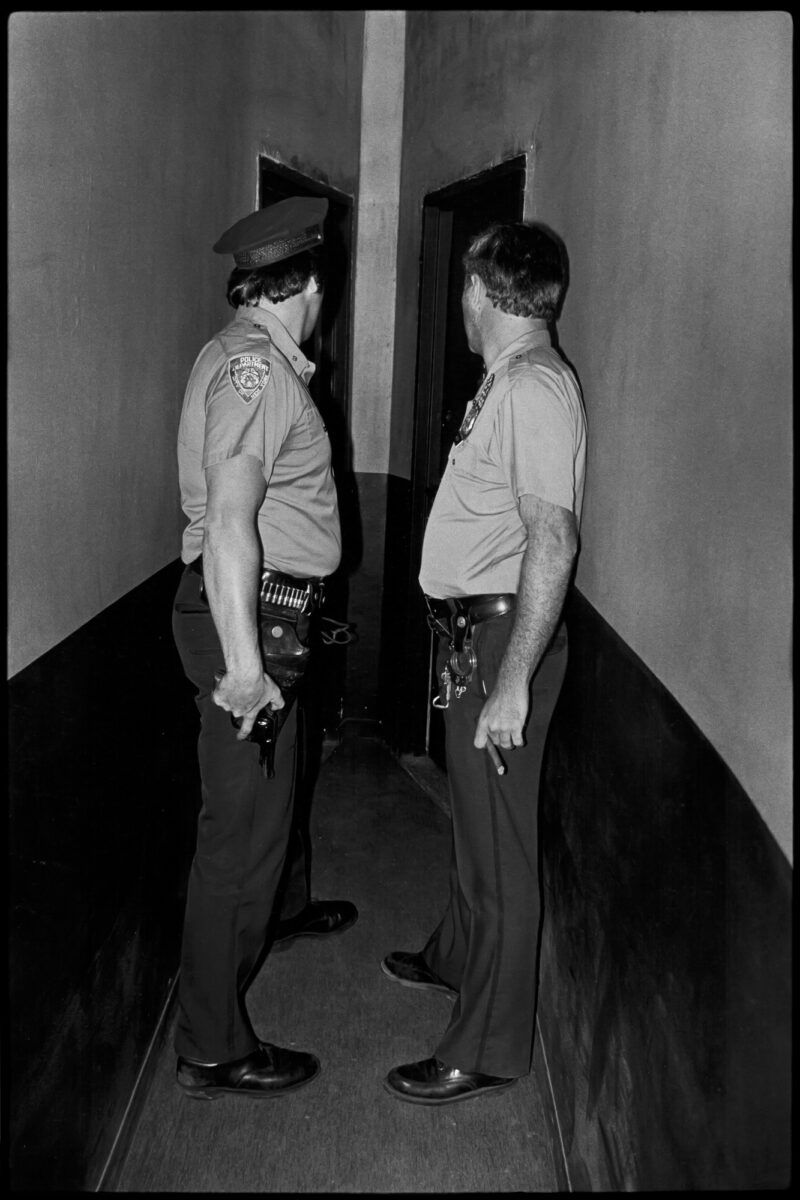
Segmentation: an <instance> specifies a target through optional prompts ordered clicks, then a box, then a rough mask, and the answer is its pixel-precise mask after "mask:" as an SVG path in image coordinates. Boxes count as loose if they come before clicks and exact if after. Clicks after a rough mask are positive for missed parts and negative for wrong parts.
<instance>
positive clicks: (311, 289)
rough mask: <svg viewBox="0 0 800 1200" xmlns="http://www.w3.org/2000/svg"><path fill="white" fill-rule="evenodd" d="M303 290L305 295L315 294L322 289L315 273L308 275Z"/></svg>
mask: <svg viewBox="0 0 800 1200" xmlns="http://www.w3.org/2000/svg"><path fill="white" fill-rule="evenodd" d="M303 290H304V291H305V293H306V295H307V296H316V295H317V293H318V292H321V291H322V285H321V284H320V283H319V281H318V280H317V278H316V276H315V275H310V276H309V279H308V283H307V284H306V286H305V288H304V289H303Z"/></svg>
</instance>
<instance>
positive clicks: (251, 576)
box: [203, 518, 262, 680]
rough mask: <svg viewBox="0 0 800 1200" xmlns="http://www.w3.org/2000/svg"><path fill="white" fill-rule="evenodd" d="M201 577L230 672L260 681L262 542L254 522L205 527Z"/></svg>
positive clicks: (221, 522)
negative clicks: (259, 623)
mask: <svg viewBox="0 0 800 1200" xmlns="http://www.w3.org/2000/svg"><path fill="white" fill-rule="evenodd" d="M203 576H204V580H205V587H206V592H207V594H208V602H209V605H210V607H211V615H212V617H213V618H214V625H215V626H216V629H217V633H218V635H219V640H220V642H221V643H222V652H223V654H224V656H225V669H226V671H228V672H229V673H231V674H233V675H235V676H236V677H237V678H239V679H241V680H256V679H260V678H261V673H262V665H261V653H260V649H259V639H258V620H257V612H258V602H257V596H258V588H259V582H260V576H261V544H260V542H259V539H258V534H257V532H256V529H255V525H254V523H253V522H252V521H242V520H240V519H236V518H227V519H226V518H219V519H218V520H216V521H212V522H208V523H207V524H206V529H205V536H204V539H203Z"/></svg>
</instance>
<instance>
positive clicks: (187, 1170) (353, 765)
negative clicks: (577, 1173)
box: [116, 737, 557, 1193]
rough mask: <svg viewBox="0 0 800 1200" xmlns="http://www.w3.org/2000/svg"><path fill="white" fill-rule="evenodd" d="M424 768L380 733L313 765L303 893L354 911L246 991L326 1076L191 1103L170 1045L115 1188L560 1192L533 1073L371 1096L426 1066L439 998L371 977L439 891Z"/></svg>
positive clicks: (437, 841) (438, 1026) (434, 917)
mask: <svg viewBox="0 0 800 1200" xmlns="http://www.w3.org/2000/svg"><path fill="white" fill-rule="evenodd" d="M445 810H446V802H445V801H444V800H443V796H442V789H441V784H440V785H439V786H438V787H437V783H436V777H435V772H434V773H433V775H431V773H430V771H425V770H421V771H415V772H411V773H410V770H409V769H408V764H406V767H404V766H403V765H401V764H400V763H398V762H397V760H396V759H394V758H393V757H392V756H391V754H390V753H389V752H388V750H387V749H386V748H385V746H384V745H383V744H382V743H381V742H379V741H378V740H376V739H372V738H364V737H353V738H349V739H345V740H343V741H342V742H341V743H340V744H339V745H338V746H337V747H336V749H335V750H334V751H333V753H332V754H330V756H329V757H328V758H327V760H326V761H325V762H324V763H323V766H322V769H321V772H320V776H319V780H318V783H317V788H316V794H315V800H314V809H313V816H312V835H313V845H314V860H313V862H314V866H313V872H312V881H313V893H314V895H316V896H319V897H325V898H342V899H344V898H347V899H350V900H353V901H354V902H355V903H356V904H357V905H358V908H359V912H360V917H359V920H358V922H357V924H356V925H355V926H353V928H352V929H350V930H349V931H347V932H346V933H344V934H342V935H341V936H340V937H332V938H328V939H327V940H325V941H322V940H320V941H318V942H315V941H313V940H312V939H306V940H303V939H300V940H298V941H296V942H294V943H292V944H291V945H290V946H289V947H288V948H286V949H284V950H283V951H282V952H281V953H273V954H271V955H270V956H269V957H268V958H267V960H266V962H265V964H264V966H263V968H262V970H261V973H260V975H259V976H258V978H257V979H256V981H255V983H254V984H253V986H252V988H251V990H250V992H249V994H248V1007H249V1010H250V1013H251V1016H252V1018H253V1023H254V1025H255V1027H256V1029H257V1030H258V1031H259V1033H260V1034H261V1035H262V1036H263V1037H264V1038H265V1040H269V1041H274V1042H277V1043H278V1044H281V1045H286V1046H296V1047H298V1048H301V1049H303V1050H311V1051H313V1052H314V1053H315V1054H317V1056H318V1057H319V1058H320V1059H321V1061H322V1074H321V1075H320V1076H319V1077H318V1078H317V1079H316V1080H315V1081H314V1082H313V1083H311V1084H309V1085H308V1086H307V1087H305V1088H302V1089H301V1090H300V1091H298V1092H295V1093H293V1094H290V1095H287V1096H284V1097H281V1098H279V1099H275V1100H268V1101H262V1102H260V1103H257V1102H254V1101H252V1100H247V1099H242V1098H239V1097H234V1096H228V1097H225V1098H224V1099H221V1100H218V1101H215V1102H213V1103H209V1102H200V1101H195V1100H191V1099H189V1098H187V1097H185V1096H183V1094H182V1093H181V1092H180V1091H179V1090H178V1089H177V1087H176V1086H175V1083H174V1070H175V1060H174V1055H173V1052H172V1046H171V1036H168V1037H167V1038H166V1041H165V1047H164V1049H163V1051H162V1052H161V1055H160V1058H159V1061H158V1063H157V1065H156V1070H155V1078H154V1082H153V1085H152V1088H151V1090H150V1093H149V1095H148V1097H147V1100H146V1102H145V1105H144V1109H143V1112H142V1116H141V1119H140V1121H139V1125H138V1128H137V1130H136V1133H135V1136H134V1139H133V1141H132V1144H131V1147H130V1150H129V1153H128V1157H127V1160H126V1162H125V1165H124V1167H123V1169H122V1173H121V1176H120V1177H119V1182H118V1184H117V1188H116V1190H118V1191H128V1192H162V1191H163V1192H195V1193H202V1192H267V1193H273V1192H274V1193H306V1192H327V1193H337V1192H378V1193H379V1192H384V1193H386V1192H389V1193H391V1192H514V1191H516V1192H547V1191H556V1190H557V1176H556V1164H555V1162H554V1152H555V1151H554V1146H553V1139H552V1137H551V1135H550V1133H549V1131H548V1125H547V1121H546V1109H545V1107H544V1104H545V1101H546V1097H547V1089H546V1080H545V1078H544V1072H543V1070H542V1069H541V1067H540V1066H539V1065H538V1064H540V1063H541V1056H540V1055H537V1060H536V1063H535V1070H534V1073H533V1074H531V1075H530V1076H528V1077H527V1078H525V1079H523V1080H521V1081H520V1082H519V1083H518V1084H517V1085H515V1086H514V1087H513V1088H511V1089H510V1090H508V1091H506V1092H502V1093H498V1094H497V1095H489V1096H483V1097H480V1098H478V1099H474V1100H470V1101H468V1102H465V1103H461V1104H455V1105H447V1106H443V1107H441V1108H431V1107H428V1106H420V1105H412V1104H406V1103H402V1102H400V1101H398V1100H395V1099H394V1098H393V1097H392V1096H390V1095H389V1094H388V1093H387V1092H385V1091H384V1090H383V1086H382V1084H383V1079H384V1077H385V1075H386V1073H387V1071H388V1070H389V1069H390V1068H391V1067H392V1066H394V1065H396V1064H397V1063H401V1062H409V1061H413V1060H416V1059H420V1058H425V1057H427V1056H428V1055H430V1054H431V1053H432V1051H433V1049H434V1047H435V1044H436V1041H437V1040H438V1036H439V1034H440V1033H441V1031H442V1030H443V1028H444V1026H445V1024H446V1022H447V1020H448V1016H449V1011H450V1008H451V1005H452V1000H451V999H450V998H449V997H447V996H445V995H444V994H441V993H428V992H419V991H415V990H412V989H409V988H401V987H398V986H397V985H396V984H394V983H392V982H391V980H389V979H387V978H386V977H385V976H384V975H383V974H382V972H381V971H380V967H379V964H380V961H381V959H382V957H383V956H384V955H385V954H387V953H388V952H389V951H390V950H394V949H406V950H418V949H420V948H421V946H422V945H423V944H424V942H425V939H426V937H427V935H428V933H429V932H430V930H431V929H432V928H433V926H434V925H435V923H436V922H437V921H438V919H439V916H440V915H441V911H442V909H443V906H444V903H445V897H446V887H447V883H446V881H447V865H448V854H449V819H448V816H447V814H446V811H445Z"/></svg>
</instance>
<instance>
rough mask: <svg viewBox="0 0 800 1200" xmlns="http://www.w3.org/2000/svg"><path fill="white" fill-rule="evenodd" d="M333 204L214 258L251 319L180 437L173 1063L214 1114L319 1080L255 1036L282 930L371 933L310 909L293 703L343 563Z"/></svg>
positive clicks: (258, 228) (284, 212) (235, 327)
mask: <svg viewBox="0 0 800 1200" xmlns="http://www.w3.org/2000/svg"><path fill="white" fill-rule="evenodd" d="M327 206H328V202H327V200H324V199H316V198H307V197H294V198H291V199H288V200H282V201H281V202H280V203H278V204H273V205H271V206H269V207H267V208H265V209H261V210H260V211H258V212H255V213H252V214H250V215H249V216H247V217H245V218H244V219H243V220H241V221H238V222H237V223H236V224H235V225H233V226H232V228H231V229H229V230H228V231H227V232H226V233H225V234H223V236H222V237H221V238H220V240H219V241H218V242H217V244H216V245H215V246H214V250H215V251H216V252H217V253H220V254H232V255H233V259H234V263H235V267H234V270H233V272H232V273H231V275H230V278H229V280H228V287H227V296H228V301H229V303H230V304H231V305H232V307H233V308H235V309H236V316H235V318H234V319H233V321H231V323H230V324H229V325H228V326H227V327H226V328H225V329H223V330H222V332H220V333H219V334H217V336H216V337H214V338H212V340H211V341H210V342H209V343H208V344H207V345H206V346H205V347H204V348H203V350H202V351H201V352H200V354H199V356H198V358H197V361H196V362H195V365H194V368H193V370H192V373H191V376H190V378H189V382H188V385H187V388H186V394H185V398H184V402H183V409H182V413H181V419H180V427H179V433H178V465H179V476H180V486H181V497H182V504H183V509H184V512H185V513H186V516H187V518H188V525H187V527H186V529H185V531H184V535H183V547H182V559H183V561H184V563H186V564H187V565H186V569H185V570H184V572H183V575H182V577H181V580H180V584H179V587H178V592H177V595H176V597H175V604H174V612H173V631H174V635H175V641H176V645H177V647H178V651H179V653H180V656H181V661H182V663H183V667H184V670H185V672H186V675H187V676H188V678H189V679H190V680H191V682H192V683H193V684H194V685H195V687H196V689H197V695H196V703H197V707H198V709H199V712H200V721H201V724H200V738H199V743H198V751H199V763H200V776H201V783H202V807H201V811H200V814H199V817H198V824H197V845H196V852H195V856H194V860H193V863H192V868H191V873H190V877H189V886H188V894H187V903H186V915H185V920H184V930H183V942H182V950H181V971H180V982H179V992H178V1000H179V1012H178V1023H177V1033H176V1038H175V1049H176V1051H177V1054H178V1067H177V1080H178V1085H179V1086H180V1087H181V1088H182V1089H183V1091H184V1092H186V1093H187V1094H188V1095H190V1096H193V1097H196V1098H202V1099H214V1098H216V1097H217V1096H218V1095H220V1094H223V1093H225V1092H233V1093H236V1094H240V1095H249V1096H253V1097H266V1096H277V1095H282V1094H284V1093H285V1092H287V1091H290V1090H292V1089H294V1088H297V1087H300V1086H301V1085H303V1084H304V1083H307V1082H309V1081H310V1080H311V1079H313V1078H314V1077H315V1076H316V1075H317V1074H318V1072H319V1062H318V1060H317V1059H316V1057H315V1056H314V1055H313V1054H310V1053H306V1052H303V1051H300V1050H293V1049H285V1048H282V1047H279V1046H275V1045H272V1044H271V1043H268V1042H264V1041H262V1040H261V1039H260V1038H259V1036H258V1035H257V1033H256V1032H255V1030H254V1029H253V1026H252V1024H251V1022H250V1018H249V1015H248V1012H247V1007H246V1004H245V993H246V990H247V988H248V986H249V984H250V983H251V982H252V980H253V978H254V976H255V973H256V972H257V969H258V967H259V965H260V962H261V961H262V956H263V953H264V950H265V947H266V946H267V945H269V944H270V942H269V941H268V938H269V935H270V932H271V931H272V930H274V936H273V937H272V939H271V941H272V942H273V943H274V942H285V941H288V940H290V939H292V938H295V937H299V936H317V937H318V936H324V935H326V934H330V933H337V932H342V931H343V930H345V929H347V928H349V927H350V926H351V925H352V924H353V923H354V921H355V920H356V918H357V912H356V909H355V906H354V905H352V904H350V903H349V902H347V901H321V900H315V899H311V898H310V897H309V894H308V890H307V871H306V866H307V863H306V861H305V859H304V854H303V851H304V841H303V837H302V835H301V831H300V830H299V829H298V827H297V824H296V822H293V817H294V791H295V768H296V757H297V753H296V749H297V740H298V739H297V725H298V704H297V703H295V695H296V693H297V688H298V686H299V683H300V681H301V676H302V673H303V667H304V666H305V663H306V662H307V658H308V654H309V644H310V640H311V632H312V628H313V622H314V617H315V613H316V611H317V609H318V607H319V604H320V603H321V600H322V595H323V592H324V580H325V578H326V577H327V576H329V575H330V574H331V573H332V572H333V571H335V570H336V568H337V566H338V564H339V560H340V555H341V536H340V528H339V514H338V509H337V502H336V492H335V487H334V480H333V475H332V471H331V450H330V443H329V441H328V436H327V433H326V430H325V427H324V425H323V423H322V420H321V418H320V416H319V413H318V412H317V409H316V407H315V405H314V403H313V401H312V399H311V396H310V395H309V392H308V388H307V384H308V382H309V380H310V379H311V376H312V375H313V373H314V366H313V364H312V363H310V362H309V361H308V360H307V359H306V357H305V355H304V354H303V352H302V351H301V349H300V346H301V344H302V343H303V342H305V341H306V339H307V338H308V337H309V336H310V335H311V333H312V331H313V329H314V326H315V324H316V322H317V319H318V317H319V313H320V308H321V305H322V295H323V287H324V282H325V263H324V258H323V250H322V243H323V221H324V218H325V213H326V211H327ZM265 729H266V730H268V731H269V732H268V734H264V732H263V731H264V730H265ZM276 919H277V924H276Z"/></svg>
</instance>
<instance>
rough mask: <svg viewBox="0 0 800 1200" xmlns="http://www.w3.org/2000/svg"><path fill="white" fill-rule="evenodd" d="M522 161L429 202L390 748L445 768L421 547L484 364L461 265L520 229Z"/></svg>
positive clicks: (424, 225) (431, 196) (429, 198)
mask: <svg viewBox="0 0 800 1200" xmlns="http://www.w3.org/2000/svg"><path fill="white" fill-rule="evenodd" d="M525 169H526V160H525V155H519V156H517V157H516V158H512V159H509V160H508V161H507V162H504V163H501V164H500V165H499V166H497V167H493V168H492V169H491V170H488V171H484V172H482V173H481V174H479V175H475V176H472V177H471V178H469V179H465V180H462V181H461V182H459V183H456V184H452V185H450V186H449V187H446V188H442V189H440V190H439V191H436V192H431V193H429V194H428V195H427V196H426V197H425V199H424V202H423V210H422V265H421V282H420V316H419V340H418V348H417V375H416V405H415V414H414V434H413V438H414V443H413V456H412V467H411V498H410V534H409V539H408V546H409V561H408V575H407V580H406V585H407V590H406V595H407V601H408V602H407V605H406V612H407V621H406V623H405V636H404V639H403V640H404V657H403V681H404V686H403V687H402V688H401V689H398V694H399V697H400V709H399V712H398V716H397V719H396V720H395V722H394V725H395V736H394V738H393V739H392V740H393V741H394V742H395V744H396V748H397V749H399V750H400V751H401V752H405V753H411V754H425V755H428V756H429V757H430V758H432V759H433V760H434V762H436V763H437V764H438V765H439V766H440V767H442V768H444V766H445V761H444V719H443V717H442V715H441V713H440V712H439V710H438V709H434V708H432V707H431V696H432V695H433V694H434V692H435V690H436V680H435V678H434V675H435V648H436V646H435V639H434V636H433V634H430V633H426V623H425V612H426V610H425V604H424V600H423V598H422V594H421V592H420V589H419V583H418V574H419V563H420V559H421V556H422V540H423V537H424V533H425V525H426V523H427V520H428V514H429V513H430V510H431V506H432V504H433V499H434V497H435V495H436V491H437V488H438V486H439V481H440V480H441V477H442V473H443V471H444V466H445V463H446V461H447V453H448V450H449V449H450V445H451V444H452V441H453V437H454V435H455V433H456V431H457V429H458V427H459V425H460V424H461V420H462V418H463V416H464V411H465V409H466V406H467V404H468V403H469V401H470V400H471V399H472V397H473V396H474V395H475V392H476V391H477V390H478V387H479V386H480V380H481V375H482V370H483V363H482V361H481V359H480V357H479V356H478V355H475V354H473V353H472V352H471V351H470V349H469V347H468V346H467V339H466V335H465V333H464V326H463V322H462V316H461V293H462V289H463V279H464V272H463V267H462V265H461V258H462V255H463V254H464V252H465V251H466V249H467V247H468V245H469V243H470V241H471V239H472V238H473V237H474V236H475V235H476V234H477V233H480V232H481V230H483V229H485V228H486V227H487V226H488V225H490V224H491V223H492V222H493V221H521V220H522V217H523V209H524V202H525Z"/></svg>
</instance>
